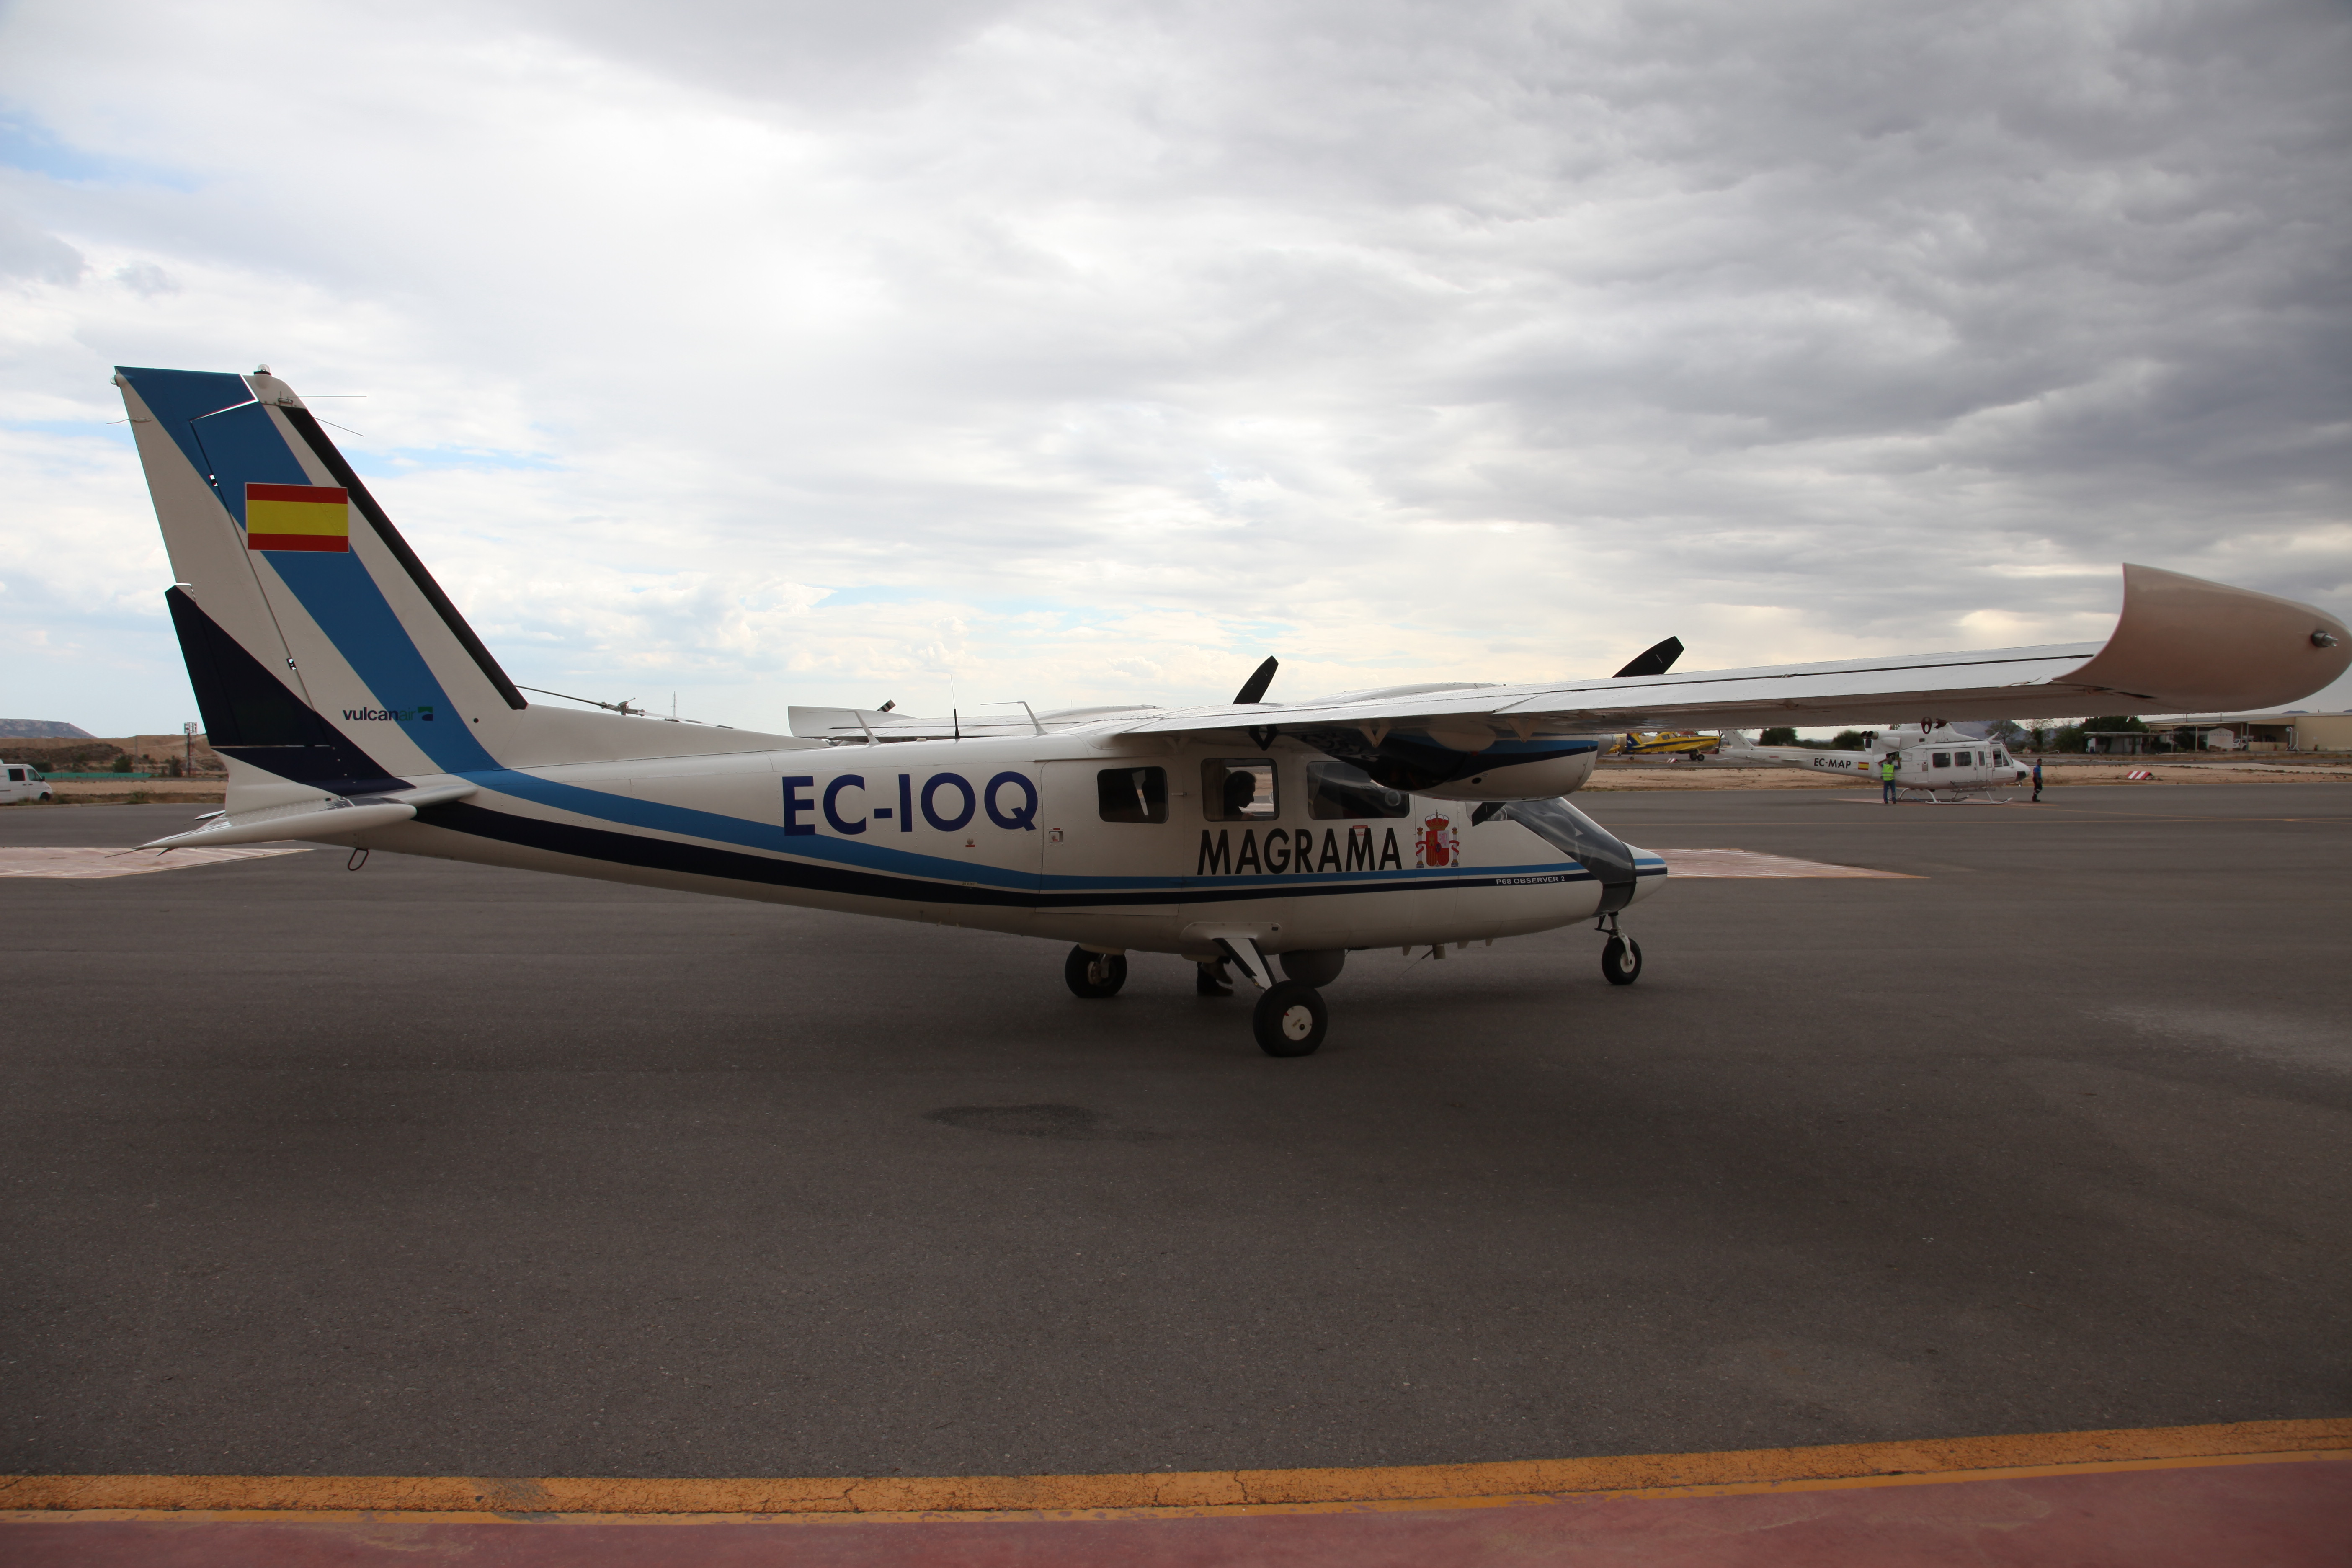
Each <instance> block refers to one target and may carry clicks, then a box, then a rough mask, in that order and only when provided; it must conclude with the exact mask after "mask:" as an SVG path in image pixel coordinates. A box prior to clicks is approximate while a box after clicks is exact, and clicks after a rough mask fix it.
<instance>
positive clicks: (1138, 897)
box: [1037, 757, 1199, 920]
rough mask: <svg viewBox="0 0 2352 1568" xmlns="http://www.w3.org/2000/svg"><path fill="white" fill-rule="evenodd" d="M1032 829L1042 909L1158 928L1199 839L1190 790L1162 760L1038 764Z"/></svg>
mask: <svg viewBox="0 0 2352 1568" xmlns="http://www.w3.org/2000/svg"><path fill="white" fill-rule="evenodd" d="M1193 787H1194V786H1193V784H1192V782H1191V781H1189V780H1187V779H1186V778H1185V777H1184V776H1183V774H1182V773H1181V771H1180V769H1179V767H1178V765H1177V764H1176V763H1173V762H1172V761H1171V760H1170V759H1168V758H1166V757H1100V758H1092V759H1089V760H1087V761H1085V762H1049V763H1045V809H1044V810H1043V811H1042V812H1040V813H1039V815H1038V819H1037V821H1038V826H1040V827H1042V828H1043V829H1044V830H1045V831H1044V832H1043V833H1041V834H1040V835H1039V836H1038V837H1040V839H1042V840H1043V842H1042V843H1041V844H1040V845H1039V846H1038V849H1039V855H1040V860H1039V866H1038V868H1039V870H1040V871H1041V872H1042V873H1043V874H1044V884H1043V886H1042V888H1041V889H1040V892H1041V894H1042V896H1043V898H1044V900H1045V904H1046V906H1047V907H1048V908H1055V907H1059V908H1064V909H1067V908H1072V907H1091V908H1097V909H1101V910H1105V911H1107V912H1108V913H1112V914H1117V915H1131V916H1135V917H1137V918H1140V919H1160V920H1165V919H1167V918H1169V917H1171V916H1173V915H1174V913H1175V912H1176V904H1177V900H1178V899H1179V897H1180V893H1179V890H1178V889H1179V886H1180V883H1181V879H1183V878H1184V877H1185V876H1187V875H1189V874H1190V871H1191V866H1190V864H1189V862H1187V861H1186V860H1185V859H1184V855H1185V852H1186V849H1187V847H1188V846H1189V845H1190V843H1191V840H1192V838H1193V837H1197V836H1198V834H1199V826H1198V822H1197V818H1198V810H1197V803H1195V802H1194V801H1193V800H1192V798H1191V796H1192V789H1193Z"/></svg>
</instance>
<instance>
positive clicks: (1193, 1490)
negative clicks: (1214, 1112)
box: [0, 1418, 2352, 1523]
mask: <svg viewBox="0 0 2352 1568" xmlns="http://www.w3.org/2000/svg"><path fill="white" fill-rule="evenodd" d="M2343 1459H2352V1418H2347V1419H2334V1420H2318V1421H2246V1422H2236V1423H2231V1424H2227V1425H2220V1426H2161V1427H2142V1428H2125V1429H2120V1430H2115V1431H2098V1432H2054V1433H2035V1434H2028V1435H2024V1436H2003V1437H1957V1438H1943V1439H1929V1440H1926V1441H1916V1442H1896V1443H1853V1444H1838V1445H1833V1446H1827V1447H1808V1448H1757V1449H1746V1450H1739V1451H1735V1452H1729V1453H1717V1454H1635V1455H1625V1456H1619V1457H1614V1458H1590V1459H1529V1460H1505V1461H1500V1462H1496V1463H1486V1464H1475V1465H1407V1466H1393V1467H1377V1468H1357V1469H1296V1470H1193V1471H1171V1472H1166V1473H1161V1474H1145V1475H1076V1476H931V1477H900V1476H879V1477H862V1478H851V1477H835V1478H802V1479H629V1478H600V1477H569V1478H564V1477H556V1478H546V1479H484V1478H477V1477H465V1476H5V1477H0V1521H17V1522H28V1521H41V1520H49V1521H58V1520H63V1519H81V1520H126V1519H129V1520H138V1519H176V1520H180V1521H189V1522H194V1521H228V1520H267V1519H287V1518H299V1519H303V1520H307V1521H314V1522H328V1521H356V1520H361V1519H368V1520H378V1521H381V1520H385V1519H397V1520H405V1521H416V1522H431V1521H440V1522H444V1523H487V1522H495V1521H502V1520H513V1519H515V1518H517V1517H519V1516H524V1517H529V1518H531V1519H534V1520H554V1521H564V1520H572V1521H587V1520H593V1521H601V1522H605V1523H613V1522H625V1521H630V1520H637V1521H643V1522H646V1523H656V1522H677V1523H690V1522H721V1521H729V1520H739V1521H770V1522H786V1521H796V1520H797V1521H807V1522H811V1523H815V1522H821V1521H825V1520H828V1519H829V1520H832V1521H837V1522H846V1521H859V1520H864V1521H876V1522H882V1521H919V1520H938V1519H962V1520H973V1519H992V1518H996V1519H1029V1520H1038V1519H1073V1518H1076V1519H1120V1518H1147V1517H1149V1518H1167V1517H1180V1518H1181V1517H1214V1516H1219V1515H1228V1514H1257V1513H1341V1512H1351V1511H1390V1510H1429V1509H1467V1508H1508V1507H1523V1506H1528V1505H1530V1504H1540V1503H1548V1502H1556V1501H1559V1500H1562V1499H1564V1498H1570V1497H1586V1498H1591V1497H1619V1498H1668V1497H1706V1496H1733V1495H1738V1494H1741V1493H1748V1492H1765V1491H1786V1490H1798V1491H1817V1490H1829V1489H1839V1488H1846V1487H1882V1486H1923V1485H1933V1484H1937V1483H1942V1482H1951V1481H1976V1480H2001V1479H2026V1478H2032V1477H2040V1476H2058V1475H2076V1474H2094V1473H2100V1472H2108V1471H2120V1470H2150V1469H2182V1468H2196V1467H2201V1466H2215V1465H2255V1464H2286V1463H2307V1462H2313V1461H2326V1460H2343Z"/></svg>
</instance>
